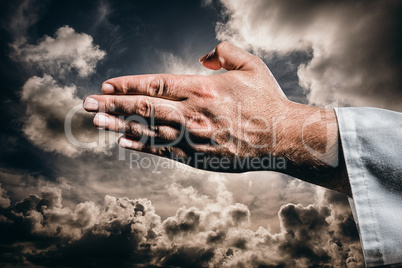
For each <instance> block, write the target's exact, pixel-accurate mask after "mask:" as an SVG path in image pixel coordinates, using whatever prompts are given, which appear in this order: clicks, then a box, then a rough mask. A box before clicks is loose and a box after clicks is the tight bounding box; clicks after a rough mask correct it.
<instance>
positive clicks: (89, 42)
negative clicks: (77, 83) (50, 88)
mask: <svg viewBox="0 0 402 268" xmlns="http://www.w3.org/2000/svg"><path fill="white" fill-rule="evenodd" d="M13 48H14V53H13V54H12V58H13V59H14V60H16V61H18V62H21V63H25V64H28V65H29V66H31V67H34V68H35V69H39V70H41V71H43V72H45V73H48V74H51V75H57V76H62V77H63V76H64V75H65V74H66V73H68V72H71V71H72V70H76V71H77V72H78V75H79V76H81V77H86V76H89V75H90V74H92V73H94V71H95V67H96V64H97V63H98V61H100V60H101V59H102V58H103V57H104V56H105V55H106V52H105V51H103V50H101V49H99V47H98V46H96V45H94V44H93V39H92V37H91V36H90V35H87V34H85V33H76V32H75V30H74V29H73V28H71V27H69V26H64V27H61V28H59V29H58V30H57V31H56V33H55V37H54V38H52V37H50V36H45V37H44V38H43V39H42V40H40V41H39V42H38V44H37V45H31V44H27V43H23V44H14V45H13Z"/></svg>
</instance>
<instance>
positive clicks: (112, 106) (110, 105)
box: [105, 98, 118, 113]
mask: <svg viewBox="0 0 402 268" xmlns="http://www.w3.org/2000/svg"><path fill="white" fill-rule="evenodd" d="M105 109H106V111H107V112H112V113H113V112H116V111H117V110H118V103H117V102H116V100H115V99H113V98H110V99H107V100H106V102H105Z"/></svg>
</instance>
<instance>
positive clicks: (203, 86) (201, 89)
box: [193, 83, 218, 100]
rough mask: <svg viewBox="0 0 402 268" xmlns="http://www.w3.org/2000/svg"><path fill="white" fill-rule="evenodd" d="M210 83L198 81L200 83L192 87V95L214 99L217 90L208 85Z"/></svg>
mask: <svg viewBox="0 0 402 268" xmlns="http://www.w3.org/2000/svg"><path fill="white" fill-rule="evenodd" d="M210 84H211V83H200V85H199V86H198V87H197V88H196V89H194V92H193V93H194V95H196V96H197V97H198V98H201V99H210V100H211V99H215V98H217V97H218V92H217V91H216V90H215V89H214V88H213V87H211V86H210Z"/></svg>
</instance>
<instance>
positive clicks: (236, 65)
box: [200, 42, 258, 70]
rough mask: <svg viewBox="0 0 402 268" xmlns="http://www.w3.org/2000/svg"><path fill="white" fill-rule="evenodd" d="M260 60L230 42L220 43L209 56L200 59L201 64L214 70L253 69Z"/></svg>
mask: <svg viewBox="0 0 402 268" xmlns="http://www.w3.org/2000/svg"><path fill="white" fill-rule="evenodd" d="M256 59H258V58H257V57H255V56H254V55H252V54H250V53H248V52H247V51H245V50H243V49H241V48H239V47H237V46H235V45H233V44H231V43H228V42H222V43H220V44H219V45H218V46H217V47H216V48H214V49H213V50H212V51H211V52H209V53H208V54H206V55H204V56H202V57H201V58H200V62H201V64H202V65H203V66H204V67H206V68H208V69H212V70H219V69H221V68H224V69H226V70H240V69H247V68H252V67H253V63H254V62H255V61H256Z"/></svg>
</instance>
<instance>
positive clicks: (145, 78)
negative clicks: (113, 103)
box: [101, 74, 200, 100]
mask: <svg viewBox="0 0 402 268" xmlns="http://www.w3.org/2000/svg"><path fill="white" fill-rule="evenodd" d="M199 78H200V77H198V76H195V75H174V74H152V75H132V76H121V77H116V78H112V79H109V80H106V81H105V82H103V84H102V88H101V89H102V92H103V93H104V94H133V95H147V96H150V97H158V98H164V99H173V100H183V99H186V98H187V97H188V91H189V90H190V89H193V88H196V87H198V85H199V82H197V81H198V79H199Z"/></svg>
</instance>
